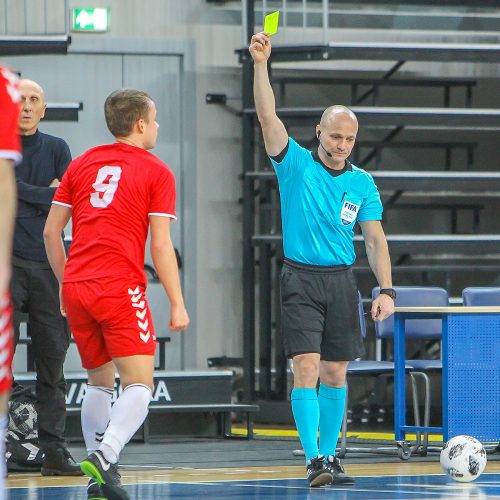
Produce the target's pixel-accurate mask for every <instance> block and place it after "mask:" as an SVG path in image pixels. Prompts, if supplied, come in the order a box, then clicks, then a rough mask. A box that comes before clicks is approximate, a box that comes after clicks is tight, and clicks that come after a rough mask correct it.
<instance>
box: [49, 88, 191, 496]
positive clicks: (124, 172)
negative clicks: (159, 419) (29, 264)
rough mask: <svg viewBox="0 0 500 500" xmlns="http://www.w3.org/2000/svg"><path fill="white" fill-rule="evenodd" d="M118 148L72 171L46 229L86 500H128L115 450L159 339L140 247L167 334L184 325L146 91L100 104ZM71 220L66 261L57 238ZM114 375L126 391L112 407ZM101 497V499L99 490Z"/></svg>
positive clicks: (132, 425) (144, 409) (167, 178)
mask: <svg viewBox="0 0 500 500" xmlns="http://www.w3.org/2000/svg"><path fill="white" fill-rule="evenodd" d="M104 111H105V116H106V123H107V125H108V128H109V130H110V131H111V133H112V134H113V135H114V137H115V138H116V142H115V143H114V144H109V145H104V146H98V147H95V148H93V149H90V150H89V151H87V152H86V153H84V154H83V155H82V156H80V157H78V158H76V159H75V160H74V161H73V162H72V163H71V164H70V166H69V167H68V170H67V172H66V174H65V175H64V177H63V179H62V181H61V184H60V186H59V188H58V190H57V192H56V194H55V196H54V200H53V202H52V208H51V210H50V213H49V216H48V219H47V223H46V225H45V230H44V238H45V246H46V249H47V255H48V258H49V262H50V264H51V266H52V269H53V270H54V273H55V274H56V276H57V278H58V280H59V283H61V284H62V293H61V313H62V314H63V315H66V316H67V318H68V321H69V325H70V328H71V331H72V333H73V336H74V338H75V341H76V344H77V346H78V350H79V352H80V357H81V359H82V365H83V367H84V368H86V369H87V372H88V388H87V392H86V394H85V397H84V400H83V402H82V430H83V435H84V438H85V443H86V446H87V450H88V453H89V456H88V457H87V459H86V460H84V461H83V462H82V463H81V467H82V470H83V471H84V472H85V474H87V475H88V476H90V478H91V479H90V481H89V489H88V497H89V498H96V497H98V496H99V495H101V493H102V494H103V495H101V496H104V497H106V498H107V497H109V498H120V499H121V498H129V496H128V494H127V492H126V491H125V489H123V488H122V487H121V484H120V476H119V474H118V471H117V465H116V464H117V462H118V458H119V455H120V452H121V450H122V449H123V447H124V446H125V444H126V443H127V442H128V441H129V440H130V438H131V437H132V436H133V434H134V433H135V431H136V430H137V429H138V428H139V426H140V425H141V424H142V423H143V421H144V419H145V418H146V415H147V413H148V405H149V401H150V399H151V390H152V387H153V371H154V351H155V347H156V338H155V333H154V329H153V323H152V318H151V312H150V310H149V308H148V303H147V299H146V295H145V291H146V281H147V280H146V276H145V274H144V247H145V243H146V238H147V235H148V227H149V229H150V232H151V254H152V257H153V263H154V265H155V268H156V271H157V274H158V277H159V279H160V281H161V283H162V284H163V286H164V288H165V291H166V293H167V296H168V298H169V301H170V325H169V327H170V329H171V330H178V331H182V330H185V329H186V328H187V326H188V324H189V316H188V313H187V311H186V309H185V306H184V300H183V296H182V292H181V286H180V280H179V272H178V267H177V260H176V256H175V252H174V247H173V245H172V241H171V238H170V223H171V221H172V220H174V219H175V218H176V212H175V179H174V176H173V173H172V172H171V171H170V170H169V168H168V167H167V166H166V165H165V164H164V163H163V162H162V161H160V160H159V159H158V158H156V157H155V156H154V155H152V154H151V153H149V152H148V151H147V150H149V149H152V148H153V147H154V146H155V144H156V139H157V133H158V124H157V122H156V107H155V104H154V102H153V101H152V100H151V98H150V97H149V96H148V95H147V94H146V93H144V92H141V91H137V90H130V89H123V90H117V91H115V92H113V93H112V94H111V95H110V96H108V98H107V99H106V103H105V106H104ZM70 217H72V221H73V238H72V244H71V249H70V251H69V256H68V259H67V261H66V255H65V251H64V247H63V244H62V242H61V238H60V235H61V231H62V229H63V228H64V227H65V226H66V224H67V222H68V221H69V219H70ZM115 368H116V370H117V371H118V373H119V376H120V381H121V385H122V387H123V392H122V394H121V395H120V396H119V398H118V399H117V401H116V402H115V403H114V405H113V406H112V407H111V398H112V394H113V387H114V383H115ZM101 490H102V491H101Z"/></svg>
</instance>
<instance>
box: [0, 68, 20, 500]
mask: <svg viewBox="0 0 500 500" xmlns="http://www.w3.org/2000/svg"><path fill="white" fill-rule="evenodd" d="M19 97H20V96H19V92H18V88H17V77H16V76H15V75H13V74H12V73H11V72H10V71H9V70H7V69H6V68H4V67H2V66H0V117H1V119H0V235H1V237H0V457H2V458H0V500H2V499H3V498H4V495H5V492H4V477H5V459H4V457H5V431H6V429H7V422H8V416H7V403H8V400H9V394H10V388H11V384H12V376H11V371H10V365H11V363H12V308H11V304H10V294H9V281H10V275H11V255H12V233H13V230H14V219H15V216H16V181H15V176H14V169H13V166H14V163H15V162H18V161H19V160H20V159H21V144H20V141H19V136H18V135H17V122H18V120H19V101H20V99H19Z"/></svg>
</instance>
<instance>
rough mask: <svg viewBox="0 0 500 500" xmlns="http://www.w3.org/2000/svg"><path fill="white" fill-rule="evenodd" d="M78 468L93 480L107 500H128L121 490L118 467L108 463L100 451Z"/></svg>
mask: <svg viewBox="0 0 500 500" xmlns="http://www.w3.org/2000/svg"><path fill="white" fill-rule="evenodd" d="M80 467H81V469H82V471H83V473H84V474H85V475H86V476H88V477H90V478H91V479H94V481H95V482H96V483H97V484H98V485H99V486H100V487H101V489H102V492H103V493H104V498H106V499H107V500H130V497H129V495H128V493H127V492H126V491H125V489H124V488H122V483H121V476H120V473H119V472H118V466H117V465H116V464H112V463H110V462H108V461H107V460H106V459H105V458H104V456H103V455H102V453H101V452H100V451H95V452H94V453H91V454H90V455H89V456H88V457H87V458H86V459H85V460H84V461H83V462H82V463H81V464H80Z"/></svg>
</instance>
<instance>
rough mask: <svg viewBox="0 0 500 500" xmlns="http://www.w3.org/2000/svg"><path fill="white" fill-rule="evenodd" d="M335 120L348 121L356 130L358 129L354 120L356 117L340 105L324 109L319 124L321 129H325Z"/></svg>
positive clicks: (356, 120) (356, 121)
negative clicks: (354, 125) (353, 124)
mask: <svg viewBox="0 0 500 500" xmlns="http://www.w3.org/2000/svg"><path fill="white" fill-rule="evenodd" d="M337 119H350V120H352V121H353V123H355V124H356V129H357V127H358V119H357V118H356V115H355V114H354V113H353V111H352V110H350V109H349V108H348V107H346V106H342V105H341V104H335V105H334V106H330V107H329V108H326V109H325V111H323V114H322V115H321V121H320V123H319V124H320V126H321V127H322V128H326V126H327V125H328V124H330V123H331V122H332V121H335V120H337Z"/></svg>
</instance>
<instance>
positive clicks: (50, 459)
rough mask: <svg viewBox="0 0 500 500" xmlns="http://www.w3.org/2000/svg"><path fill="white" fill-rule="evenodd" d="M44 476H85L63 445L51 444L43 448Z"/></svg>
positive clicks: (42, 471) (42, 470) (42, 469)
mask: <svg viewBox="0 0 500 500" xmlns="http://www.w3.org/2000/svg"><path fill="white" fill-rule="evenodd" d="M43 453H44V456H43V461H42V468H41V471H40V472H41V474H42V476H83V473H82V470H81V469H80V465H79V464H77V463H76V462H75V460H74V459H73V457H72V456H71V453H70V452H69V451H68V449H67V448H66V447H65V446H64V445H63V444H61V443H50V444H48V445H47V446H45V447H44V448H43Z"/></svg>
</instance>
